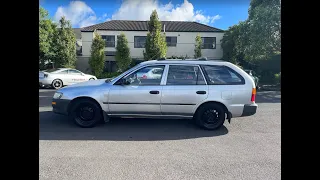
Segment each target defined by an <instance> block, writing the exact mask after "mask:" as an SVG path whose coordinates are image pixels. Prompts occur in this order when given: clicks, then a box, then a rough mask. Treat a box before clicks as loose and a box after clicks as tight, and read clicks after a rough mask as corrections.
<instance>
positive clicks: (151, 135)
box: [39, 89, 281, 180]
mask: <svg viewBox="0 0 320 180" xmlns="http://www.w3.org/2000/svg"><path fill="white" fill-rule="evenodd" d="M53 93H54V90H47V89H43V90H39V116H40V117H39V123H40V129H39V131H40V136H39V147H40V157H39V158H40V159H39V163H40V173H39V178H40V179H192V180H194V179H206V180H208V179H245V180H249V179H255V180H256V179H268V180H272V179H280V178H281V154H280V153H281V152H280V151H281V103H280V101H281V93H280V92H258V95H257V98H256V101H257V103H258V104H259V109H258V112H257V114H256V115H254V116H250V117H245V118H234V119H232V122H231V124H229V123H227V122H225V124H224V126H223V127H222V128H221V129H219V130H218V131H205V130H202V129H199V128H197V127H195V126H194V125H193V124H192V122H191V121H189V120H156V119H115V120H114V121H112V122H111V123H108V124H101V125H99V126H97V127H95V128H90V129H83V128H79V127H77V126H75V125H74V124H73V123H72V122H69V121H68V120H67V118H66V117H64V116H61V115H56V114H53V113H52V112H51V110H52V108H51V104H50V102H51V98H52V95H53Z"/></svg>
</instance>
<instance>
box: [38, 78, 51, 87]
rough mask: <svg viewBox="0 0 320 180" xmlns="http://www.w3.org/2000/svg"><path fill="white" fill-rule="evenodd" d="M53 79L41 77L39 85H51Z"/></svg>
mask: <svg viewBox="0 0 320 180" xmlns="http://www.w3.org/2000/svg"><path fill="white" fill-rule="evenodd" d="M51 83H52V80H51V79H47V78H39V86H48V85H51Z"/></svg>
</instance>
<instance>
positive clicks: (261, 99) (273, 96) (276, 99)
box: [256, 91, 281, 103]
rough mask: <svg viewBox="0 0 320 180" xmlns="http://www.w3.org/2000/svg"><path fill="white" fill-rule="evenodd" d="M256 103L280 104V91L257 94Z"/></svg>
mask: <svg viewBox="0 0 320 180" xmlns="http://www.w3.org/2000/svg"><path fill="white" fill-rule="evenodd" d="M256 103H281V91H260V92H257V96H256Z"/></svg>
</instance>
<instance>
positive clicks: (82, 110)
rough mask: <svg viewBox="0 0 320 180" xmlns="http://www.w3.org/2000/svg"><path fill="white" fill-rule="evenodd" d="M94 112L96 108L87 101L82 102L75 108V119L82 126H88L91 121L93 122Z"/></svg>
mask: <svg viewBox="0 0 320 180" xmlns="http://www.w3.org/2000/svg"><path fill="white" fill-rule="evenodd" d="M95 113H96V110H95V108H94V107H93V106H92V105H91V104H89V103H85V104H82V105H80V106H79V107H78V108H77V109H76V117H75V120H76V121H77V122H78V123H79V124H81V125H83V126H88V125H90V124H91V123H92V122H94V120H95Z"/></svg>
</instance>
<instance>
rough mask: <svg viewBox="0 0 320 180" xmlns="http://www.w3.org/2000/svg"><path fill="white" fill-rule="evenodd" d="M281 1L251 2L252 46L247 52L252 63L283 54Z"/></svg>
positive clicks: (249, 20)
mask: <svg viewBox="0 0 320 180" xmlns="http://www.w3.org/2000/svg"><path fill="white" fill-rule="evenodd" d="M280 14H281V2H280V0H251V2H250V8H249V17H248V20H247V21H248V26H249V31H248V32H249V34H250V38H249V41H250V46H249V47H248V48H247V49H246V51H245V56H246V59H248V60H250V61H260V60H267V59H269V58H271V57H272V56H274V55H279V54H281V18H280Z"/></svg>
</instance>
